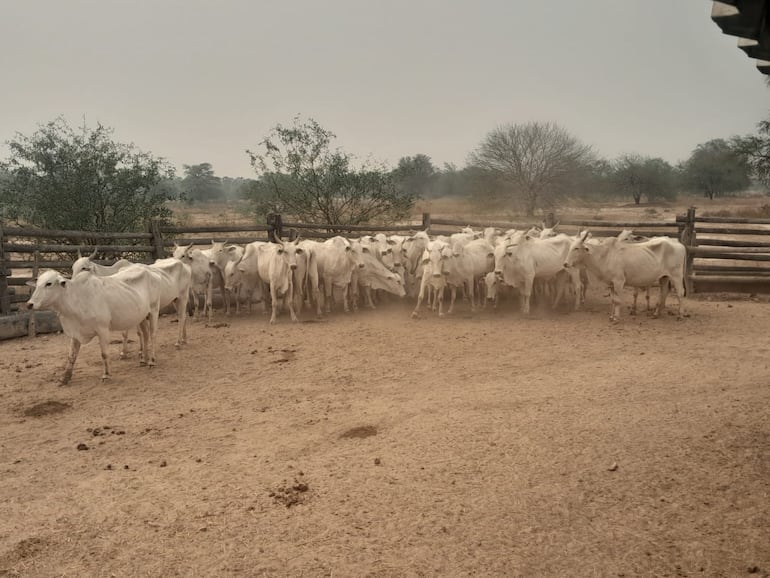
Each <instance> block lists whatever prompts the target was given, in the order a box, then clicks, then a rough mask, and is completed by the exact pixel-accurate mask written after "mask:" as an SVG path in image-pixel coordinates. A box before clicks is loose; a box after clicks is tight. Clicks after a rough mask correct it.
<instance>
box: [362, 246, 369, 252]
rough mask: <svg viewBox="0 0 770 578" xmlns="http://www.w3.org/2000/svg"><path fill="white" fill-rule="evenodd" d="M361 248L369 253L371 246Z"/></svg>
mask: <svg viewBox="0 0 770 578" xmlns="http://www.w3.org/2000/svg"><path fill="white" fill-rule="evenodd" d="M361 250H362V251H363V252H364V253H368V252H369V247H361Z"/></svg>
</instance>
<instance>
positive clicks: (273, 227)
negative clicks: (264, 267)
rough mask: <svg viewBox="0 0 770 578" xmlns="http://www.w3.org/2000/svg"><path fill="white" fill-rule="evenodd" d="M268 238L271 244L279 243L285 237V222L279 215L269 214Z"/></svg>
mask: <svg viewBox="0 0 770 578" xmlns="http://www.w3.org/2000/svg"><path fill="white" fill-rule="evenodd" d="M267 226H268V227H269V229H268V230H267V238H268V239H269V240H270V242H271V243H277V242H278V241H280V239H281V237H283V220H282V219H281V215H280V214H279V213H268V215H267Z"/></svg>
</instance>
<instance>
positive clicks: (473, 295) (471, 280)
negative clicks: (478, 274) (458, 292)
mask: <svg viewBox="0 0 770 578" xmlns="http://www.w3.org/2000/svg"><path fill="white" fill-rule="evenodd" d="M468 292H469V293H470V295H469V298H470V300H471V312H473V311H476V280H475V279H474V278H473V277H470V278H469V279H468Z"/></svg>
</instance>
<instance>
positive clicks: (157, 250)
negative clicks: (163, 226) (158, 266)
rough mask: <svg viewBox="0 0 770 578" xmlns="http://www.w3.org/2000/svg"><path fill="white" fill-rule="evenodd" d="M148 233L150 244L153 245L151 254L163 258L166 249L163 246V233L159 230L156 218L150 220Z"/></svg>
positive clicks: (158, 222)
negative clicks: (150, 235)
mask: <svg viewBox="0 0 770 578" xmlns="http://www.w3.org/2000/svg"><path fill="white" fill-rule="evenodd" d="M150 233H152V246H153V247H154V249H153V251H152V255H153V257H154V258H156V259H163V258H164V257H165V256H166V251H165V249H164V248H163V235H162V234H161V232H160V221H159V220H158V219H151V220H150Z"/></svg>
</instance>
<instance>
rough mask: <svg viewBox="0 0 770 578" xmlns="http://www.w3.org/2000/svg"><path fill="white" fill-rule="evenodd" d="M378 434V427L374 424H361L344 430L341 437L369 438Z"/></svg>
mask: <svg viewBox="0 0 770 578" xmlns="http://www.w3.org/2000/svg"><path fill="white" fill-rule="evenodd" d="M376 435H377V428H376V427H374V426H373V425H361V426H358V427H354V428H352V429H349V430H347V431H346V432H343V433H342V434H341V435H340V437H341V438H343V439H344V438H348V439H349V438H368V437H372V436H376Z"/></svg>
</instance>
